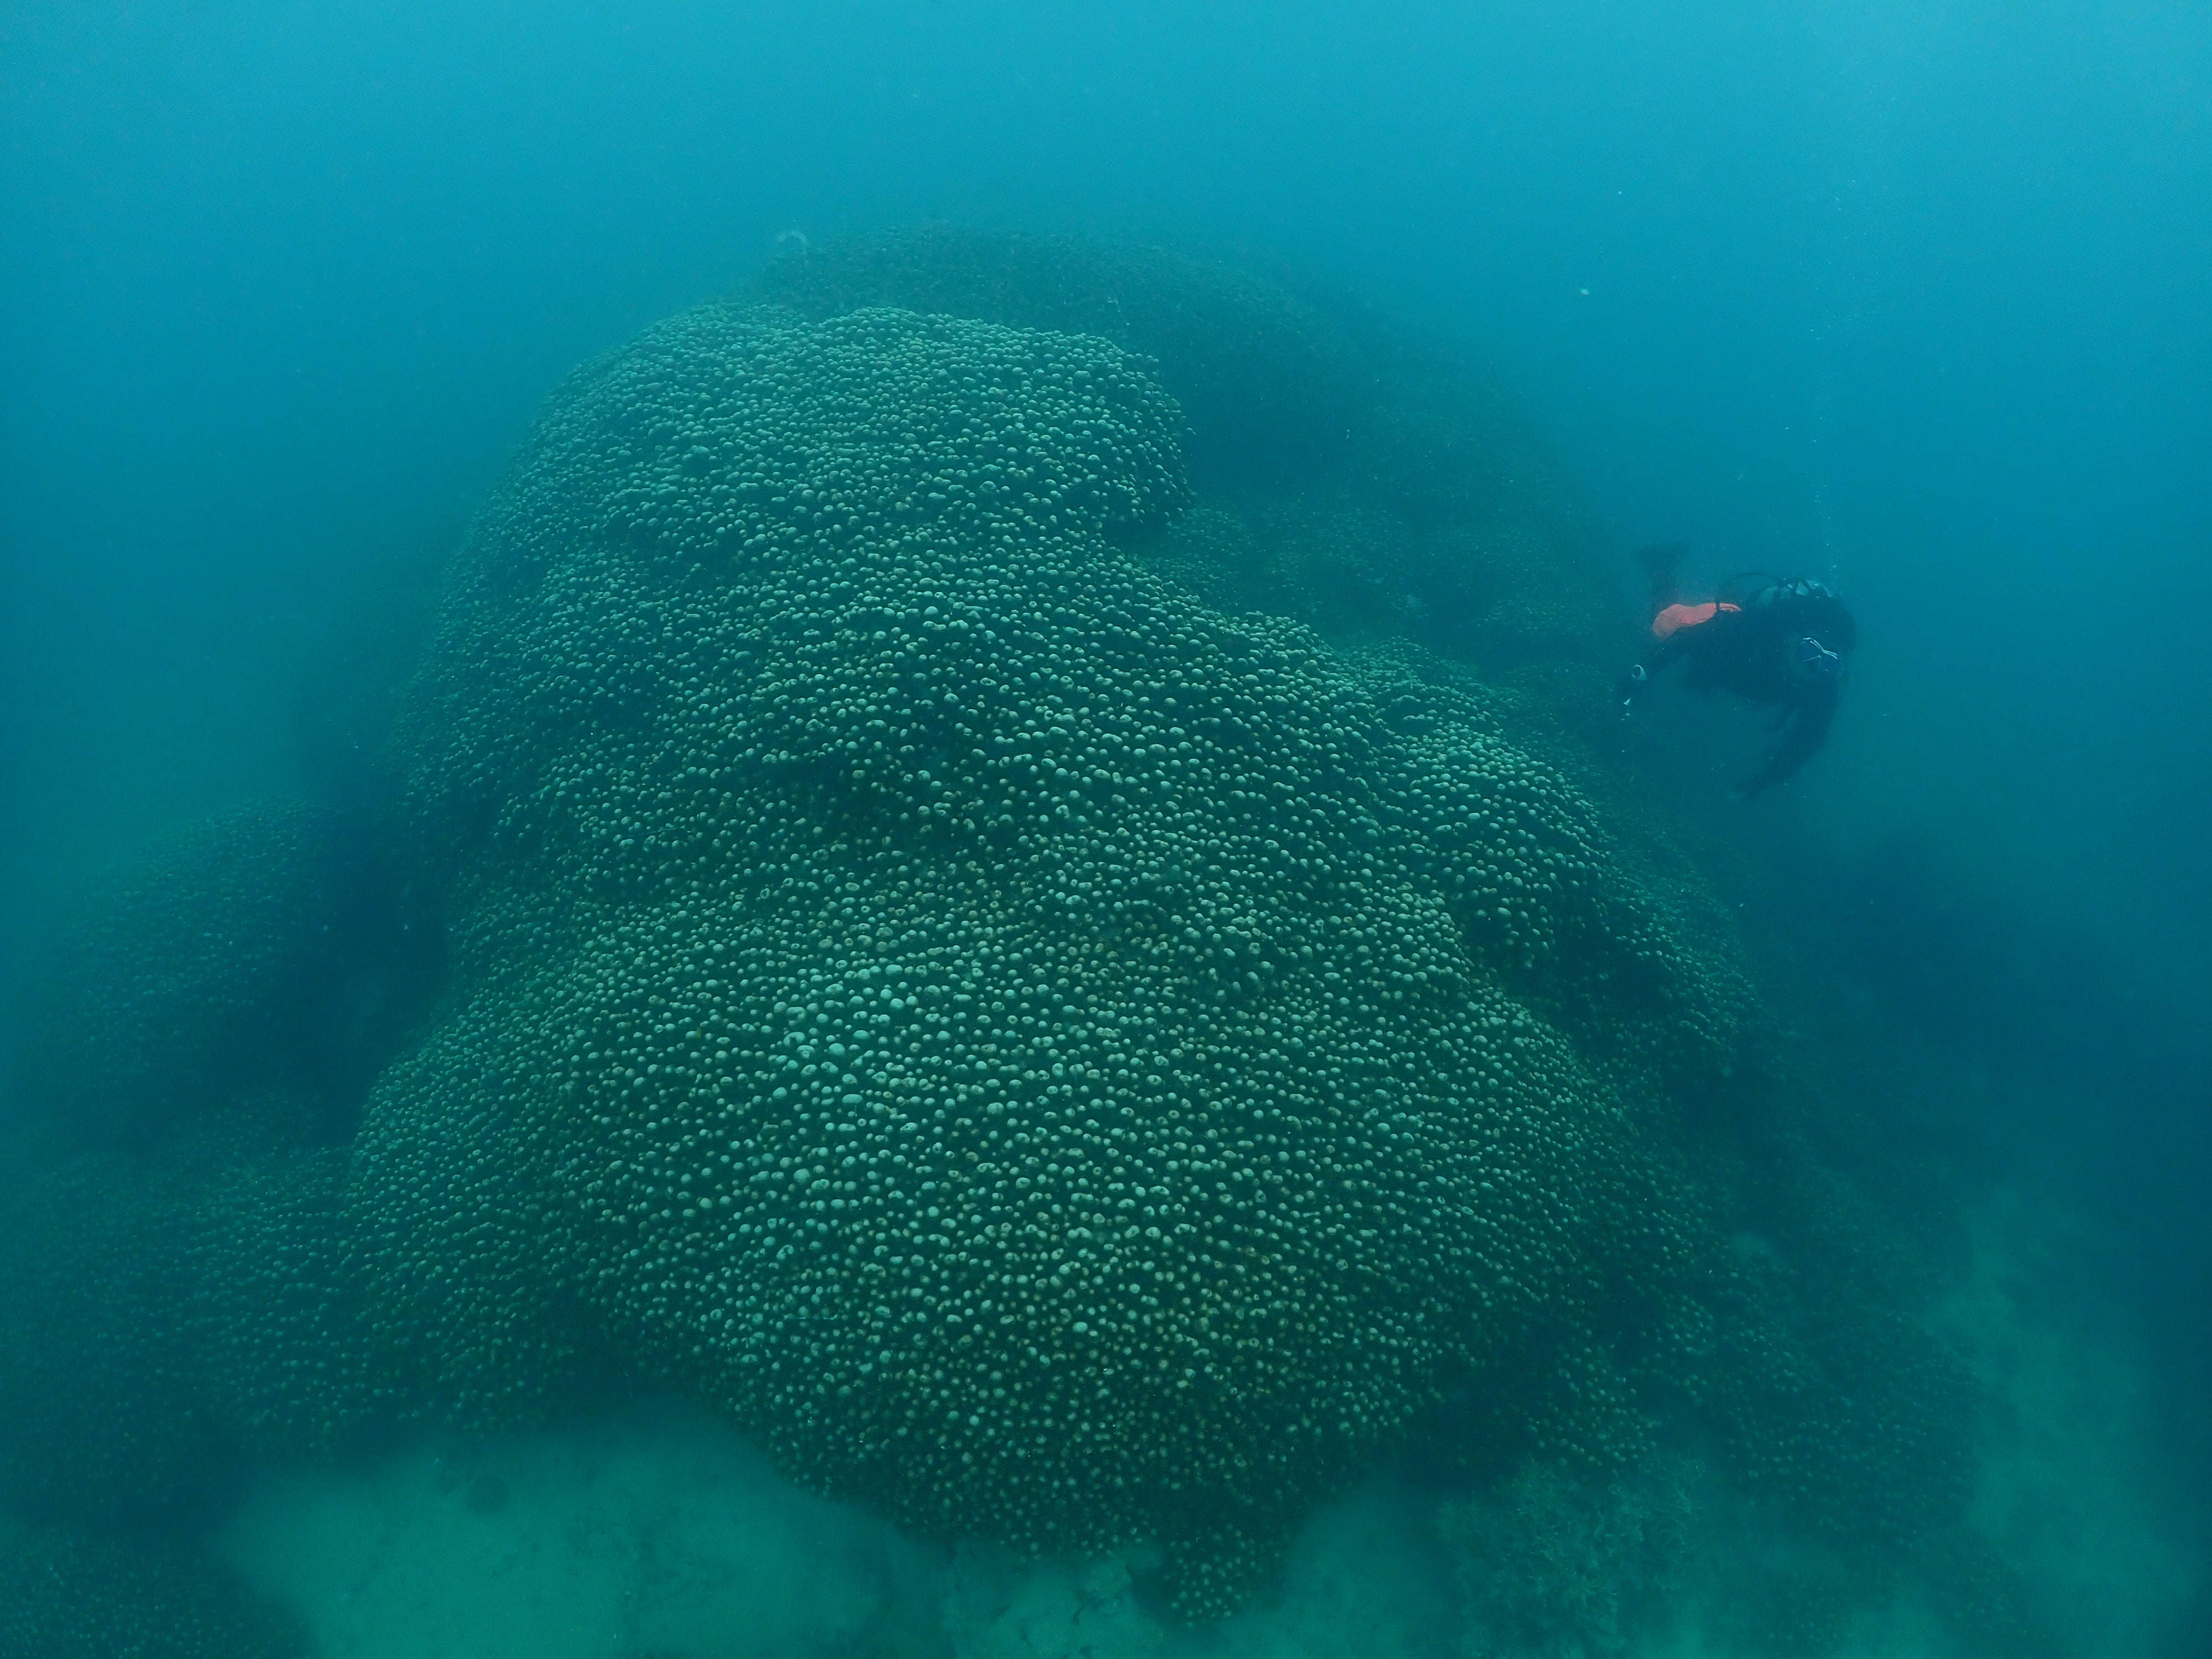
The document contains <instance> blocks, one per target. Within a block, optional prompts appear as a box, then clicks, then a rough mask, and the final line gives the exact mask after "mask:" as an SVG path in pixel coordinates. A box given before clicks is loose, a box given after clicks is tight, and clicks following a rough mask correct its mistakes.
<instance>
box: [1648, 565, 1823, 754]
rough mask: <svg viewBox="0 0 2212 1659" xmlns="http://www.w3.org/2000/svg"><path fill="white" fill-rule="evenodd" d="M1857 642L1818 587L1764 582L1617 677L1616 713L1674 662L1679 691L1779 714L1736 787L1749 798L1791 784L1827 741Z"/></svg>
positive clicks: (1805, 583)
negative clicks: (1769, 739) (1735, 605)
mask: <svg viewBox="0 0 2212 1659" xmlns="http://www.w3.org/2000/svg"><path fill="white" fill-rule="evenodd" d="M1857 639H1858V628H1857V624H1856V623H1854V622H1853V621H1852V620H1851V613H1850V611H1846V610H1845V609H1844V602H1843V601H1842V600H1841V599H1838V598H1837V597H1836V596H1835V595H1834V594H1833V593H1832V592H1829V591H1828V590H1827V589H1826V587H1824V586H1821V585H1820V583H1818V582H1813V581H1790V582H1772V583H1769V584H1768V585H1766V586H1763V587H1761V588H1759V590H1758V591H1757V592H1753V594H1751V595H1750V596H1749V597H1748V598H1747V599H1745V600H1744V602H1743V605H1742V608H1741V610H1731V609H1723V610H1719V611H1716V612H1715V613H1714V614H1713V616H1712V617H1711V620H1710V621H1707V622H1702V623H1692V624H1690V625H1688V626H1686V627H1683V628H1678V629H1675V630H1674V633H1672V634H1669V635H1668V636H1667V637H1666V638H1665V639H1663V640H1662V641H1659V643H1658V644H1657V645H1656V646H1655V647H1652V650H1651V652H1650V654H1649V655H1648V656H1646V657H1645V658H1644V661H1643V662H1642V663H1641V664H1639V665H1638V666H1637V667H1635V668H1632V669H1631V670H1630V671H1628V673H1627V674H1626V676H1624V677H1623V678H1622V680H1621V687H1620V697H1621V707H1622V710H1623V712H1624V713H1625V712H1626V710H1627V708H1628V707H1629V706H1630V704H1631V703H1632V701H1633V700H1634V698H1635V696H1636V694H1637V693H1638V691H1640V690H1643V688H1644V686H1645V685H1646V684H1649V683H1650V677H1651V676H1652V675H1654V674H1656V673H1659V672H1660V671H1662V670H1663V669H1665V668H1667V667H1668V666H1669V665H1671V664H1674V663H1675V662H1678V661H1680V662H1683V663H1686V665H1687V666H1686V668H1685V669H1684V670H1683V673H1682V684H1685V685H1686V686H1688V687H1690V688H1691V689H1692V690H1698V691H1727V692H1729V693H1732V694H1733V695H1735V696H1739V697H1741V698H1742V699H1743V700H1744V701H1745V702H1753V703H1760V704H1764V705H1765V706H1767V707H1770V708H1778V709H1779V710H1780V711H1781V713H1780V715H1779V717H1778V720H1777V721H1776V726H1777V728H1778V735H1777V737H1776V738H1775V740H1774V742H1773V743H1772V744H1771V745H1770V746H1769V747H1768V749H1767V751H1766V753H1765V756H1764V757H1762V758H1761V759H1760V761H1759V765H1758V767H1757V769H1755V770H1753V773H1752V775H1750V776H1749V777H1748V778H1746V779H1745V780H1744V781H1743V783H1742V786H1741V787H1742V791H1743V793H1745V794H1747V795H1755V794H1758V793H1759V792H1760V791H1762V790H1765V789H1771V788H1772V787H1774V786H1775V785H1776V784H1778V783H1780V782H1783V781H1784V780H1786V779H1788V778H1790V777H1791V776H1792V775H1795V774H1796V770H1797V769H1798V768H1799V767H1801V766H1802V765H1804V763H1806V762H1807V761H1808V760H1810V759H1812V757H1814V755H1816V754H1818V753H1819V752H1820V745H1821V744H1824V743H1826V741H1827V740H1828V726H1829V724H1830V723H1831V722H1832V720H1834V719H1835V717H1836V706H1837V705H1838V703H1839V702H1842V701H1843V695H1844V659H1845V658H1847V657H1848V656H1849V655H1850V651H1851V647H1852V646H1853V645H1855V644H1856V643H1857Z"/></svg>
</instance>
